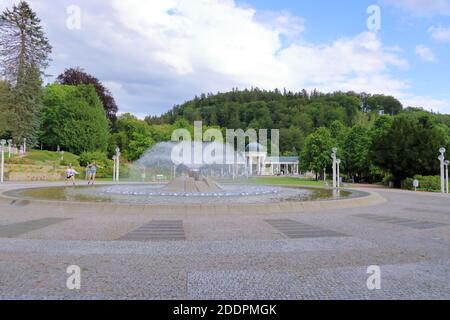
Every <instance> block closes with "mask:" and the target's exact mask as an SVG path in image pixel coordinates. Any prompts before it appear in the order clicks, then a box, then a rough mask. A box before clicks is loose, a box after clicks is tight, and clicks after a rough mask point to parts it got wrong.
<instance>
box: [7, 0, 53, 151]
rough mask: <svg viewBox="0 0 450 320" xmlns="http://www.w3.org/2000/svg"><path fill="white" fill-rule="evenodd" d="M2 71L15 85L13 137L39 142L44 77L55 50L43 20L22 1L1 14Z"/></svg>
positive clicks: (29, 141)
mask: <svg viewBox="0 0 450 320" xmlns="http://www.w3.org/2000/svg"><path fill="white" fill-rule="evenodd" d="M0 34H1V36H0V60H1V65H0V71H1V73H2V75H3V76H4V77H5V79H6V80H7V81H8V82H10V83H11V85H12V86H13V94H14V104H13V112H14V114H15V117H16V122H15V124H14V128H13V135H14V137H15V138H16V139H17V140H20V141H22V139H23V138H27V140H28V143H29V144H31V145H32V144H34V143H35V142H36V139H35V138H36V131H37V129H38V127H39V122H38V120H39V119H38V114H39V109H40V106H41V105H40V93H41V83H42V76H43V75H44V70H45V69H46V68H47V67H48V64H49V61H50V58H49V56H50V53H51V50H52V47H51V45H50V44H49V41H48V39H47V38H46V36H45V34H44V31H43V30H42V27H41V25H40V20H39V18H38V17H37V16H36V14H35V13H34V12H33V11H32V10H31V8H30V6H29V5H28V3H27V2H25V1H21V2H19V4H18V5H14V6H13V7H12V10H11V9H6V10H5V11H4V12H3V13H2V14H1V15H0Z"/></svg>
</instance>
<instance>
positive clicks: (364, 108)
mask: <svg viewBox="0 0 450 320" xmlns="http://www.w3.org/2000/svg"><path fill="white" fill-rule="evenodd" d="M402 108H403V107H402V104H401V103H400V102H399V101H398V100H397V99H395V98H394V97H390V96H384V95H366V94H357V93H354V92H348V93H343V92H336V93H332V94H323V93H320V92H317V91H313V92H312V93H308V92H307V91H306V90H303V91H301V92H298V93H293V92H287V91H285V92H280V91H278V90H275V91H262V90H259V89H252V90H244V91H237V90H233V91H231V92H227V93H218V94H215V95H213V94H208V95H202V96H201V97H195V98H194V99H193V100H191V101H188V102H186V103H184V104H182V105H178V106H175V107H174V108H173V109H172V110H171V111H169V112H167V113H166V114H164V115H162V116H160V117H148V118H147V119H146V120H147V122H148V123H149V124H173V123H175V122H176V121H177V120H179V119H186V120H188V121H189V122H192V121H194V120H202V121H203V122H204V123H205V124H206V125H209V126H213V125H218V126H220V127H222V128H230V129H237V128H242V129H246V128H255V129H259V128H267V129H272V128H277V129H281V128H290V127H296V128H299V129H301V130H302V131H303V133H304V134H308V133H311V132H312V131H314V129H315V128H318V127H321V126H329V125H330V124H331V123H332V122H333V121H335V120H340V121H341V122H342V123H344V124H345V125H347V126H353V125H354V124H356V123H359V122H360V121H362V119H361V118H367V117H370V115H371V114H376V115H378V114H379V111H384V113H386V114H391V115H395V114H397V113H399V112H400V111H401V110H402Z"/></svg>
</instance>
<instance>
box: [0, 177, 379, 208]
mask: <svg viewBox="0 0 450 320" xmlns="http://www.w3.org/2000/svg"><path fill="white" fill-rule="evenodd" d="M123 184H130V183H123ZM135 184H136V183H135ZM108 185H110V184H101V185H99V186H108ZM269 186H279V187H293V186H283V185H269ZM51 187H58V186H47V187H36V186H30V187H21V188H16V187H12V188H8V189H6V190H3V191H2V192H1V193H0V202H3V203H6V204H9V205H11V206H14V205H15V206H39V207H40V208H42V207H50V208H61V209H62V210H63V209H64V208H69V209H93V208H96V209H105V210H107V211H111V210H119V211H120V210H121V209H126V211H127V212H129V211H130V210H131V211H142V212H145V210H148V209H151V210H152V211H154V210H158V211H159V212H160V213H177V214H187V213H189V214H192V213H203V214H211V213H212V212H213V213H227V214H242V213H255V210H256V211H257V213H258V214H273V213H286V212H304V211H311V210H332V209H343V208H354V207H363V206H372V205H378V204H381V203H385V202H386V201H387V200H386V199H385V198H383V197H382V196H381V195H380V194H378V193H377V192H374V191H368V190H361V189H356V188H353V189H344V190H346V191H355V190H356V191H359V192H362V193H363V194H364V195H363V196H360V197H357V198H347V199H338V200H334V199H333V200H312V201H305V202H293V201H286V202H280V203H263V204H258V203H253V204H252V203H245V204H129V203H108V202H82V201H79V202H77V201H61V200H43V199H29V198H23V197H19V196H12V195H9V194H7V193H10V192H14V191H20V190H26V189H42V188H51ZM61 187H65V186H61ZM294 188H295V186H294ZM297 188H299V189H324V188H318V187H297Z"/></svg>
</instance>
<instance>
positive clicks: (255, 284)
mask: <svg viewBox="0 0 450 320" xmlns="http://www.w3.org/2000/svg"><path fill="white" fill-rule="evenodd" d="M32 185H33V184H26V185H23V184H5V185H3V186H1V187H0V191H1V192H3V191H6V190H9V189H16V188H21V187H24V186H32ZM36 185H37V186H39V184H36ZM40 185H42V184H40ZM363 191H370V192H375V193H376V194H378V195H379V196H381V197H382V198H384V199H385V200H383V201H379V203H378V204H369V205H367V204H364V201H361V200H359V199H353V200H352V201H354V202H356V203H358V202H360V203H361V205H360V206H353V207H340V206H339V205H338V203H336V207H337V208H336V209H333V208H331V207H329V206H327V207H324V208H322V209H318V208H314V209H310V210H308V209H307V208H306V209H304V210H301V211H294V212H289V211H287V212H279V213H263V212H258V210H254V211H249V212H246V213H241V214H233V213H232V212H230V213H224V212H211V213H208V212H207V210H201V211H199V212H198V213H196V212H189V213H176V212H173V213H170V212H158V210H156V209H152V208H151V207H148V208H145V207H133V206H131V205H125V206H118V205H111V204H105V205H92V206H88V205H83V206H74V205H70V206H69V205H67V206H64V205H54V206H52V205H47V204H44V203H38V202H34V201H23V200H18V201H14V200H12V199H7V198H3V199H1V200H0V298H1V299H450V198H449V197H448V196H444V195H440V194H425V193H413V192H407V191H400V190H386V189H363ZM70 265H77V266H79V267H80V268H81V270H82V273H81V289H80V290H75V291H72V290H69V289H67V287H66V280H67V278H68V276H69V275H68V274H67V273H66V269H67V267H68V266H70ZM373 265H375V266H379V267H380V268H381V289H380V290H373V291H370V290H369V289H368V288H367V279H368V277H369V275H368V274H367V268H368V267H369V266H373Z"/></svg>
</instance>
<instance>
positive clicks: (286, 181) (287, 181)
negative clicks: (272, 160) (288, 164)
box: [248, 177, 324, 187]
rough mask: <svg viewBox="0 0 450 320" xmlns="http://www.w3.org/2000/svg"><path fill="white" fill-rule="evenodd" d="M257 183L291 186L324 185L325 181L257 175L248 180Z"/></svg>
mask: <svg viewBox="0 0 450 320" xmlns="http://www.w3.org/2000/svg"><path fill="white" fill-rule="evenodd" d="M248 182H250V183H255V184H272V185H290V186H310V187H323V186H324V182H323V181H315V180H311V179H301V178H296V177H257V178H251V179H249V180H248Z"/></svg>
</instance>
